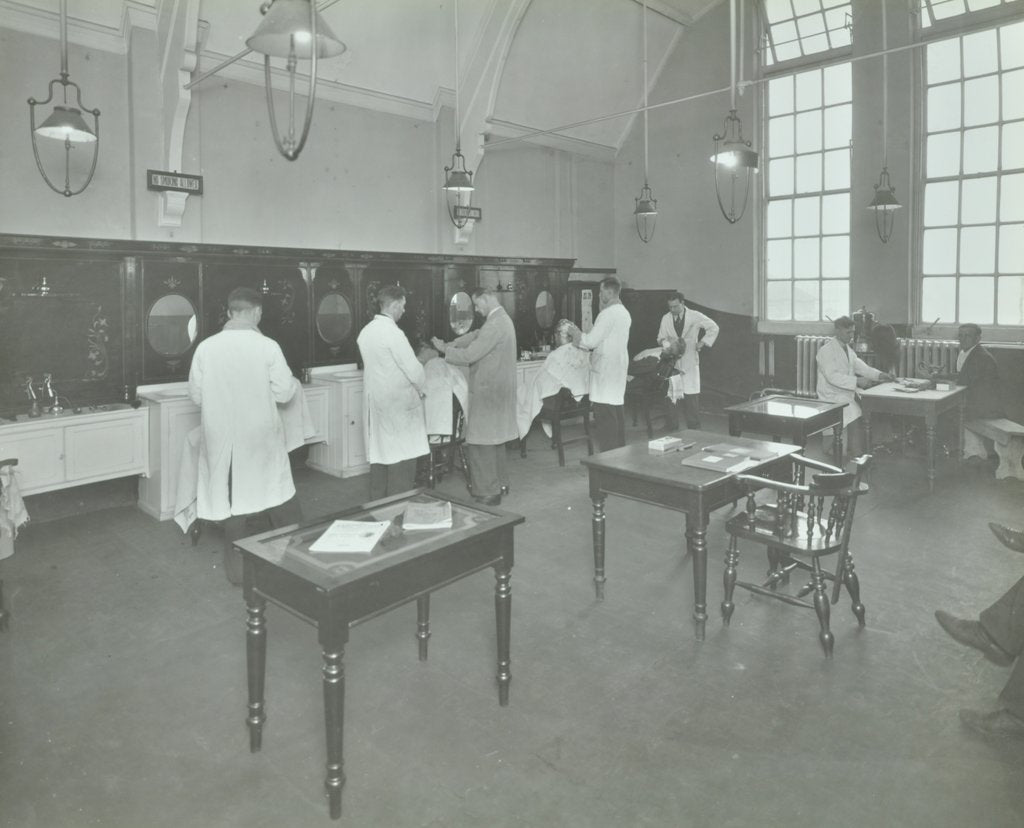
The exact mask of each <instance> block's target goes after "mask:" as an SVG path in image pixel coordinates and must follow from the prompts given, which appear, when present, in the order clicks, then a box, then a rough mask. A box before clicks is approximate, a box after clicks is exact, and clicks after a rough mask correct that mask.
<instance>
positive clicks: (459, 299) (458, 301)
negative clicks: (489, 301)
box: [448, 290, 473, 336]
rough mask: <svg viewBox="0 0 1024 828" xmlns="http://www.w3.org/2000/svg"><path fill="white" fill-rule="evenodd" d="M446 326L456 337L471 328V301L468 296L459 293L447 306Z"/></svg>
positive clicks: (462, 292) (461, 292)
mask: <svg viewBox="0 0 1024 828" xmlns="http://www.w3.org/2000/svg"><path fill="white" fill-rule="evenodd" d="M448 324H450V325H451V326H452V330H453V331H454V332H455V334H456V335H457V336H462V334H464V333H466V332H467V331H468V330H469V329H470V328H472V327H473V300H472V299H470V298H469V294H468V293H465V292H464V291H461V290H460V291H459V292H458V293H456V294H455V295H454V296H453V297H452V301H451V303H450V304H449V305H448Z"/></svg>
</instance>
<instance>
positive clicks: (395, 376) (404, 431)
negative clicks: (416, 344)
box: [356, 313, 430, 465]
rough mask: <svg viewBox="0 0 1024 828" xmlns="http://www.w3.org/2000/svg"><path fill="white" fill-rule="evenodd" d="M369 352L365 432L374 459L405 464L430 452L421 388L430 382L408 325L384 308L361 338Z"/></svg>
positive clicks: (365, 377)
mask: <svg viewBox="0 0 1024 828" xmlns="http://www.w3.org/2000/svg"><path fill="white" fill-rule="evenodd" d="M356 342H357V344H358V345H359V353H360V354H362V357H363V432H364V434H365V436H366V456H367V459H368V460H369V461H370V462H371V463H383V464H385V465H387V464H391V463H400V462H401V461H403V460H411V459H413V458H414V457H419V456H420V455H423V454H426V453H427V452H429V451H430V447H429V446H428V445H427V426H426V422H425V420H424V416H423V400H422V399H421V398H420V391H421V389H422V388H423V384H424V382H425V381H426V375H425V374H424V372H423V366H422V365H421V364H420V362H419V360H417V359H416V354H415V353H413V350H412V346H411V345H410V344H409V340H408V339H407V338H406V336H405V334H404V333H402V329H401V328H399V327H398V325H396V324H395V320H394V319H392V318H391V317H390V316H386V315H385V314H382V313H379V314H377V315H376V316H375V317H373V319H371V320H370V321H369V322H368V323H367V325H366V327H365V328H363V330H362V331H360V333H359V337H358V339H357V340H356Z"/></svg>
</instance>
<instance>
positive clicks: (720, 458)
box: [682, 443, 779, 474]
mask: <svg viewBox="0 0 1024 828" xmlns="http://www.w3.org/2000/svg"><path fill="white" fill-rule="evenodd" d="M777 456H779V455H778V453H777V452H775V451H772V450H771V449H766V448H750V447H747V446H736V445H732V444H730V443H717V444H715V445H713V446H705V447H704V448H703V449H701V450H700V451H698V452H696V453H694V454H691V455H690V456H689V457H684V458H683V460H682V464H683V465H684V466H693V467H694V468H698V469H707V470H708V471H716V472H720V473H721V474H736V473H737V472H741V471H745V470H746V469H749V468H752V467H754V466H759V465H760V464H761V463H763V462H764V461H765V460H771V459H773V458H775V457H777Z"/></svg>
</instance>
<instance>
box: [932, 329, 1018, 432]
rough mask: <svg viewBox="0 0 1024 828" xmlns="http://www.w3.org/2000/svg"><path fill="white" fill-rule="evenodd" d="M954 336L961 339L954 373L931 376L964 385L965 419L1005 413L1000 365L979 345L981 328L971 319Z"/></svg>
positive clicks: (1000, 415) (989, 416)
mask: <svg viewBox="0 0 1024 828" xmlns="http://www.w3.org/2000/svg"><path fill="white" fill-rule="evenodd" d="M956 338H957V340H958V341H959V342H960V353H959V354H958V355H957V358H956V373H955V374H942V373H938V372H936V373H933V374H932V379H938V380H943V379H945V380H952V381H953V382H955V383H956V384H957V385H964V386H966V387H967V411H966V416H967V419H968V420H976V419H997V418H1000V417H1005V416H1006V412H1005V411H1004V410H1003V404H1002V400H1001V399H1000V391H1001V389H1000V384H999V368H998V367H997V366H996V361H995V359H994V358H993V357H992V354H990V353H989V352H988V351H987V350H985V348H983V347H982V345H981V328H980V327H978V326H977V325H975V324H973V323H968V324H966V325H961V326H960V328H959V330H958V331H957V332H956Z"/></svg>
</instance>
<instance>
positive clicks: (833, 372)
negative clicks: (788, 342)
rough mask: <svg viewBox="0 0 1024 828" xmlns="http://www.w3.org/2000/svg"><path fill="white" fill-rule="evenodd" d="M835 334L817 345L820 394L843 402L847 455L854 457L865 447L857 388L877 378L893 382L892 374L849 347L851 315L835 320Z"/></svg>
mask: <svg viewBox="0 0 1024 828" xmlns="http://www.w3.org/2000/svg"><path fill="white" fill-rule="evenodd" d="M833 327H834V329H835V336H834V338H833V339H830V340H829V341H828V342H826V343H825V344H824V345H822V346H821V347H820V348H819V349H818V355H817V357H816V360H817V363H818V387H817V391H818V398H819V399H822V400H827V401H828V402H844V403H846V408H844V409H843V429H844V431H845V433H846V436H847V446H846V448H847V456H848V457H854V456H856V455H857V454H859V453H860V452H861V451H864V450H865V446H864V435H863V423H862V422H861V419H860V414H861V411H860V405H859V404H858V403H857V389H858V388H869V387H870V386H872V385H874V384H875V383H876V382H890V381H892V379H893V376H892V374H887V373H885V372H883V371H879V370H878V369H877V368H872V367H871V366H870V365H868V364H867V363H866V362H864V360H862V359H860V357H858V356H857V354H856V353H855V352H854V350H853V349H852V348H851V347H850V342H852V341H853V333H854V324H853V320H852V319H850V317H848V316H840V317H839V318H838V319H836V320H835V322H834V323H833Z"/></svg>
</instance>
